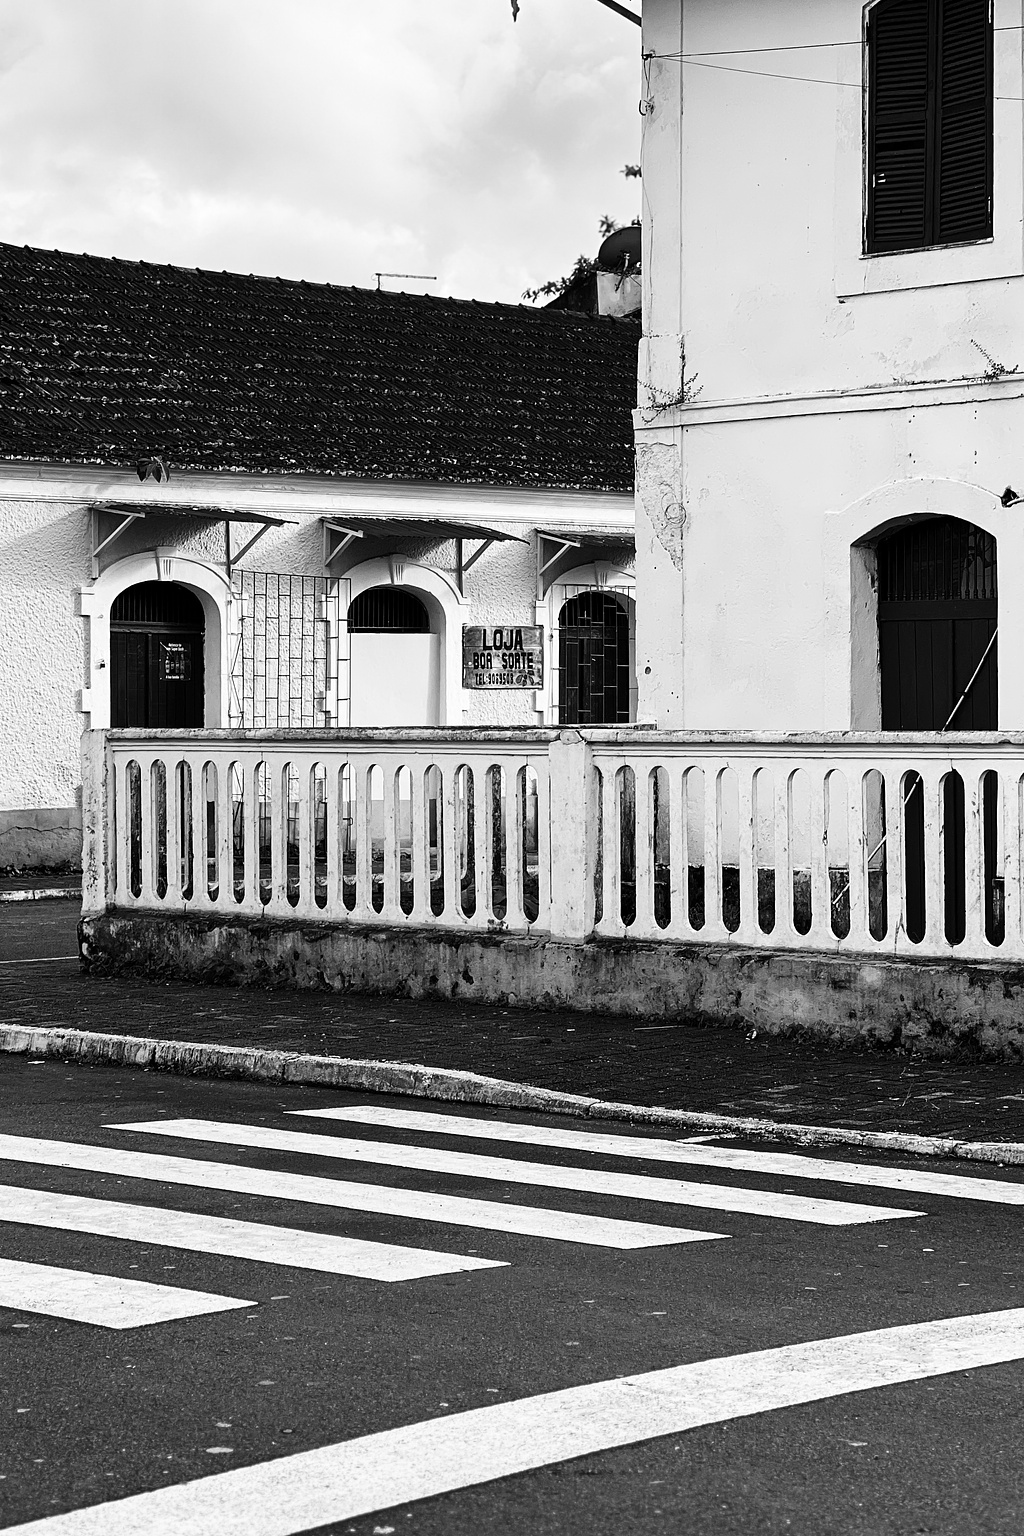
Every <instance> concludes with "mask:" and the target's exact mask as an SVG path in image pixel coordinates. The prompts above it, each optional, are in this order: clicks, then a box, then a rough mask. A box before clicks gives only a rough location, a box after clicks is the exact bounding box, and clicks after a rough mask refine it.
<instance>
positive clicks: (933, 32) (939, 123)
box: [863, 0, 995, 256]
mask: <svg viewBox="0 0 1024 1536" xmlns="http://www.w3.org/2000/svg"><path fill="white" fill-rule="evenodd" d="M887 3H891V0H873V3H872V4H870V5H869V6H867V7H866V8H865V11H864V56H865V57H864V70H865V93H864V116H865V134H864V147H865V160H866V165H865V183H864V231H863V249H864V254H865V255H867V256H881V255H893V254H898V253H899V252H901V251H925V250H935V249H939V248H945V247H953V246H959V245H976V244H978V243H980V242H983V241H986V240H990V239H991V238H992V230H993V225H994V206H993V205H994V198H993V191H994V189H993V161H994V158H995V114H994V108H995V101H994V95H995V63H994V48H993V43H994V33H993V26H994V5H993V0H988V23H987V34H986V60H985V69H986V73H987V76H988V81H987V84H988V91H987V101H986V110H987V122H986V130H987V144H986V155H985V189H984V190H985V197H986V201H987V205H988V220H987V227H986V229H985V230H984V232H982V233H980V234H972V235H966V236H963V237H962V238H960V237H958V238H955V239H948V238H947V239H943V238H942V237H941V235H940V233H939V230H940V224H941V218H942V207H941V201H940V186H941V175H942V169H941V166H942V130H943V114H942V103H941V99H940V92H941V69H942V60H941V57H940V42H941V36H942V23H943V12H944V8H945V6H946V4H947V3H951V0H926V4H927V6H928V10H929V35H928V39H927V50H926V51H927V66H926V67H927V74H928V80H927V105H926V109H925V110H926V116H925V128H924V140H925V142H924V153H925V161H924V177H923V179H924V186H923V188H922V192H923V198H924V207H923V210H922V211H923V216H924V224H925V230H924V238H923V239H922V240H920V241H916V242H914V243H911V244H905V245H885V244H880V243H878V237H877V235H875V233H874V231H873V219H874V211H875V202H876V199H875V195H874V194H875V189H876V186H877V181H876V170H875V167H876V133H877V130H878V110H877V106H876V103H875V100H874V97H875V90H876V83H877V79H878V70H877V67H876V63H875V57H874V51H875V47H876V46H877V38H876V36H875V35H874V34H873V24H874V23H875V18H876V17H877V16H878V14H879V12H880V10H881V8H882V6H883V5H885V4H887ZM952 3H955V0H952Z"/></svg>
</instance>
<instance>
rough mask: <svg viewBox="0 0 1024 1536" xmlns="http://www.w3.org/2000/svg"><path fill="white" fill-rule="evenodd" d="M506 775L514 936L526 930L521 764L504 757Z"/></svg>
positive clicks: (508, 903) (509, 921)
mask: <svg viewBox="0 0 1024 1536" xmlns="http://www.w3.org/2000/svg"><path fill="white" fill-rule="evenodd" d="M501 767H502V771H503V773H504V775H505V926H506V928H507V929H508V930H509V932H510V933H521V932H522V931H523V929H524V928H525V927H526V914H525V912H524V911H523V799H522V794H521V792H520V782H519V772H520V764H519V762H518V761H517V760H515V759H512V758H507V757H506V758H502V761H501Z"/></svg>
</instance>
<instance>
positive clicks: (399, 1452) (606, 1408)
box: [5, 1308, 1024, 1536]
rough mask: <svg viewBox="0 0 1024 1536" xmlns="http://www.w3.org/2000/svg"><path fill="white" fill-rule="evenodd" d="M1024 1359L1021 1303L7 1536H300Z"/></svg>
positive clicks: (315, 1460) (493, 1411)
mask: <svg viewBox="0 0 1024 1536" xmlns="http://www.w3.org/2000/svg"><path fill="white" fill-rule="evenodd" d="M1022 1358H1024V1309H1021V1308H1013V1309H1012V1310H1010V1311H1006V1312H988V1313H980V1314H978V1315H976V1316H974V1317H952V1318H942V1319H940V1320H939V1321H938V1322H932V1323H914V1324H911V1325H910V1326H905V1327H900V1328H881V1329H878V1330H875V1331H873V1332H871V1333H852V1334H847V1335H845V1336H843V1337H840V1338H836V1339H815V1340H814V1341H813V1342H811V1343H809V1344H791V1345H786V1346H784V1347H783V1348H781V1349H765V1350H758V1351H757V1352H756V1353H753V1354H746V1355H728V1356H726V1357H725V1358H723V1359H718V1360H702V1361H700V1362H698V1363H697V1364H694V1365H681V1366H672V1367H669V1368H668V1369H667V1370H658V1371H648V1372H645V1373H644V1374H643V1375H639V1376H625V1377H619V1378H617V1379H616V1380H613V1381H598V1382H594V1383H593V1384H592V1385H589V1386H583V1387H570V1388H568V1389H567V1390H565V1391H561V1392H546V1393H544V1394H542V1395H541V1396H539V1397H526V1398H520V1399H519V1400H518V1401H517V1402H511V1403H501V1404H498V1405H496V1406H494V1407H488V1408H473V1409H470V1410H469V1412H467V1413H454V1414H450V1415H448V1416H447V1417H445V1418H441V1419H430V1420H428V1421H425V1422H423V1423H420V1424H409V1425H404V1426H403V1427H402V1428H400V1429H390V1430H384V1431H382V1432H381V1433H379V1434H374V1435H365V1436H363V1437H361V1438H360V1439H358V1440H349V1441H343V1442H342V1443H341V1444H339V1445H327V1446H323V1447H322V1448H321V1449H319V1450H314V1451H300V1452H299V1453H298V1454H297V1455H294V1456H282V1457H280V1458H279V1459H277V1460H275V1461H265V1462H261V1463H258V1464H257V1465H256V1466H251V1467H239V1468H237V1469H235V1470H233V1471H231V1472H221V1473H218V1474H215V1475H214V1476H212V1477H205V1478H199V1479H196V1480H195V1481H193V1482H189V1483H181V1484H179V1486H178V1487H176V1488H159V1489H156V1490H154V1491H153V1492H152V1493H139V1494H135V1495H133V1496H131V1497H130V1498H127V1499H119V1500H115V1501H113V1502H111V1503H108V1504H98V1505H94V1506H93V1507H92V1508H91V1509H79V1510H74V1511H72V1512H71V1513H69V1514H66V1515H51V1516H44V1517H43V1518H42V1519H41V1520H34V1521H31V1522H30V1523H29V1524H27V1525H18V1526H13V1527H11V1528H10V1529H9V1530H8V1531H7V1532H5V1536H210V1533H211V1532H213V1531H216V1532H217V1536H296V1533H298V1532H300V1531H311V1530H318V1529H319V1528H320V1527H321V1526H325V1525H333V1524H334V1523H335V1522H336V1521H341V1520H354V1519H356V1518H357V1517H358V1516H360V1515H367V1514H372V1513H374V1512H376V1511H380V1510H385V1509H394V1508H396V1507H397V1506H399V1505H402V1504H407V1503H410V1502H412V1501H413V1500H416V1499H429V1498H436V1497H437V1496H438V1495H439V1494H443V1493H452V1492H454V1491H456V1490H457V1489H461V1488H473V1487H477V1486H479V1485H480V1484H481V1483H489V1482H493V1481H494V1479H496V1478H499V1477H511V1476H514V1475H515V1474H516V1473H521V1472H529V1471H533V1470H535V1469H536V1468H538V1467H547V1466H552V1465H554V1464H556V1463H558V1462H563V1461H571V1460H572V1459H573V1458H575V1457H577V1456H591V1455H594V1454H595V1453H597V1452H600V1451H607V1450H612V1449H614V1448H616V1447H618V1446H623V1445H636V1444H638V1443H641V1442H643V1441H648V1440H656V1439H658V1438H660V1437H661V1436H663V1435H679V1434H683V1433H685V1431H686V1430H689V1429H697V1428H700V1427H701V1426H702V1425H705V1424H721V1423H724V1422H726V1421H727V1420H729V1419H738V1418H745V1417H747V1416H749V1415H751V1414H755V1413H768V1412H771V1411H772V1410H774V1409H778V1408H790V1407H793V1406H795V1405H797V1404H800V1403H814V1402H822V1401H823V1400H825V1399H826V1398H830V1397H841V1396H843V1395H844V1394H845V1393H848V1392H868V1391H873V1390H875V1389H876V1388H878V1387H887V1386H892V1385H895V1384H896V1383H899V1382H907V1381H922V1380H925V1379H926V1378H928V1377H931V1376H943V1375H946V1374H948V1373H950V1372H952V1371H967V1370H976V1369H978V1368H979V1367H980V1366H986V1365H998V1364H1001V1363H1002V1362H1004V1361H1008V1360H1020V1359H1022Z"/></svg>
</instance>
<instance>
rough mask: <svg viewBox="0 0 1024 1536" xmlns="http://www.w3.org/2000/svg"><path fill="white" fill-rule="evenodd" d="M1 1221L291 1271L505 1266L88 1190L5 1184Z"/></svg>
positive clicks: (451, 1270)
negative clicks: (92, 1194) (91, 1194)
mask: <svg viewBox="0 0 1024 1536" xmlns="http://www.w3.org/2000/svg"><path fill="white" fill-rule="evenodd" d="M0 1221H11V1222H19V1223H21V1224H23V1225H25V1226H32V1227H51V1228H58V1229H60V1230H61V1231H64V1232H91V1233H93V1234H94V1235H95V1236H97V1237H114V1238H120V1239H122V1240H124V1241H127V1242H133V1243H156V1244H157V1245H158V1246H161V1247H164V1248H182V1249H187V1250H189V1251H191V1252H192V1253H215V1254H219V1255H220V1256H221V1257H224V1258H232V1259H253V1260H255V1261H256V1262H257V1263H260V1264H283V1265H286V1266H289V1267H291V1268H293V1269H315V1270H320V1271H322V1272H323V1273H325V1274H329V1275H352V1276H355V1277H356V1278H358V1279H361V1280H385V1281H392V1280H422V1279H424V1278H425V1277H426V1276H428V1275H450V1274H456V1273H457V1272H459V1271H460V1270H469V1269H495V1268H504V1267H506V1266H505V1264H504V1262H503V1261H502V1260H499V1259H478V1258H474V1257H472V1256H469V1257H466V1258H463V1257H462V1256H461V1255H459V1254H454V1253H434V1252H432V1251H431V1250H430V1249H426V1248H400V1247H398V1246H397V1245H396V1244H393V1243H371V1242H366V1241H364V1240H362V1239H361V1238H356V1237H336V1236H334V1235H332V1234H330V1233H320V1232H303V1231H300V1230H298V1229H297V1228H295V1227H271V1226H265V1225H264V1224H262V1223H259V1222H254V1221H235V1220H232V1219H231V1218H230V1217H224V1216H203V1215H200V1214H198V1213H197V1212H194V1211H169V1210H164V1209H162V1208H160V1207H157V1206H150V1205H128V1204H125V1203H122V1202H121V1201H114V1200H91V1199H88V1198H87V1197H86V1196H83V1195H58V1194H53V1193H51V1192H50V1191H49V1190H41V1189H21V1188H18V1187H17V1186H14V1185H9V1184H3V1185H0Z"/></svg>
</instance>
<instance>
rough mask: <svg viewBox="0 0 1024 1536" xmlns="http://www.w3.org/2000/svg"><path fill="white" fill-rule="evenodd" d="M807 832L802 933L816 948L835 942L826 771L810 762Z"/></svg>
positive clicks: (805, 940)
mask: <svg viewBox="0 0 1024 1536" xmlns="http://www.w3.org/2000/svg"><path fill="white" fill-rule="evenodd" d="M807 780H808V784H809V800H810V805H809V808H808V818H809V821H810V826H809V828H808V832H809V835H810V840H811V848H810V855H811V868H810V877H811V890H810V899H811V926H810V928H809V929H808V930H807V933H806V935H805V936H804V943H805V944H807V945H808V946H811V947H813V948H815V949H820V948H821V947H823V946H825V947H829V948H830V947H831V946H832V944H834V943H835V935H834V934H833V932H832V891H831V881H830V879H829V873H828V844H827V841H826V832H825V829H826V826H827V820H826V817H827V807H828V797H829V782H828V774H827V772H826V770H825V769H824V767H823V766H822V765H815V764H809V765H808V772H807Z"/></svg>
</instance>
